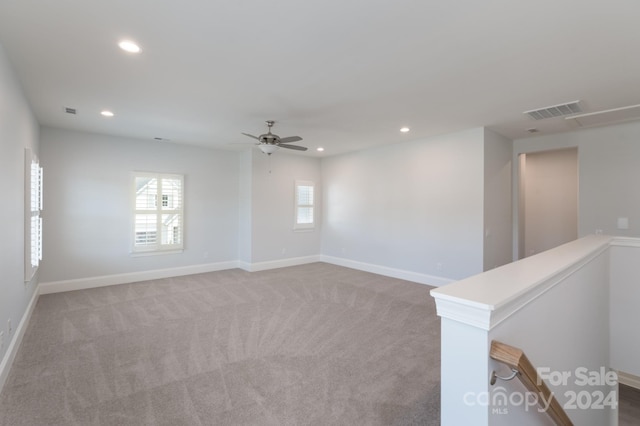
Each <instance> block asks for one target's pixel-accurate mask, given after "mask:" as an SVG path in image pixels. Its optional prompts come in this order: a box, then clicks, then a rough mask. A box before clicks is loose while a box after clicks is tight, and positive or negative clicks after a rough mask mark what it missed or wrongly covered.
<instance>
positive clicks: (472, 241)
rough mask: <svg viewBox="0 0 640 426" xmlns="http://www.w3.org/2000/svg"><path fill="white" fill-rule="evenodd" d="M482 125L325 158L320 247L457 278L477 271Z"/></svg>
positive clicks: (353, 257) (328, 251)
mask: <svg viewBox="0 0 640 426" xmlns="http://www.w3.org/2000/svg"><path fill="white" fill-rule="evenodd" d="M483 140H484V129H482V128H476V129H470V130H466V131H463V132H458V133H454V134H449V135H444V136H438V137H434V138H429V139H425V140H420V141H415V142H407V143H401V144H395V145H390V146H384V147H379V148H373V149H369V150H365V151H360V152H355V153H350V154H345V155H339V156H335V157H329V158H325V159H323V161H322V176H323V183H324V205H325V210H324V222H323V235H322V253H323V255H326V256H331V257H335V258H343V259H349V260H350V261H355V262H360V263H363V264H369V265H379V266H383V267H386V268H392V269H395V270H401V271H412V272H415V273H419V274H424V275H426V276H427V277H433V279H434V280H435V281H437V280H438V278H439V277H444V278H448V279H459V278H463V277H467V276H469V275H472V274H475V273H478V272H480V271H482V269H483V227H484V224H483V197H484V195H483V185H484V184H483V181H484V143H483Z"/></svg>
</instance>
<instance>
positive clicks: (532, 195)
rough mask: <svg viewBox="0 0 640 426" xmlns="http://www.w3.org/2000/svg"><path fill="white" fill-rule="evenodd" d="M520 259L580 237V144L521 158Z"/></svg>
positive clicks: (519, 186) (519, 161)
mask: <svg viewBox="0 0 640 426" xmlns="http://www.w3.org/2000/svg"><path fill="white" fill-rule="evenodd" d="M518 165H519V173H518V193H519V198H518V259H522V258H525V257H528V256H531V255H534V254H536V253H540V252H542V251H545V250H548V249H550V248H553V247H557V246H559V245H561V244H564V243H567V242H569V241H573V240H575V239H577V238H578V148H566V149H557V150H552V151H541V152H531V153H523V154H520V155H519V158H518Z"/></svg>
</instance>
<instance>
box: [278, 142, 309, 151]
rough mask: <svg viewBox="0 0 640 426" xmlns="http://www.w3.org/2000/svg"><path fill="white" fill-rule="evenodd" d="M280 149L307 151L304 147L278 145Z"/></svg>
mask: <svg viewBox="0 0 640 426" xmlns="http://www.w3.org/2000/svg"><path fill="white" fill-rule="evenodd" d="M277 145H278V146H279V147H280V148H287V149H295V150H297V151H306V150H307V148H306V147H304V146H298V145H287V144H286V143H279V144H277Z"/></svg>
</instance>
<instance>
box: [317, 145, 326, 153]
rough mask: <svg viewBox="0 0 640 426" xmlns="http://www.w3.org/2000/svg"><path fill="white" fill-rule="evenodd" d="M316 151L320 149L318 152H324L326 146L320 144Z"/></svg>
mask: <svg viewBox="0 0 640 426" xmlns="http://www.w3.org/2000/svg"><path fill="white" fill-rule="evenodd" d="M316 151H318V152H322V151H324V148H323V147H321V146H319V147H317V148H316Z"/></svg>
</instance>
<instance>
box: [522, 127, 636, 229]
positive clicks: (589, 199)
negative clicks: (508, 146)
mask: <svg viewBox="0 0 640 426" xmlns="http://www.w3.org/2000/svg"><path fill="white" fill-rule="evenodd" d="M567 147H578V168H579V171H578V176H579V190H578V237H582V236H585V235H588V234H593V233H595V232H596V230H598V229H600V230H602V231H603V233H605V234H610V235H620V236H631V237H640V197H639V196H636V194H637V193H638V183H639V182H640V167H638V164H639V162H638V161H639V159H640V122H637V121H636V122H631V123H625V124H618V125H614V126H606V127H598V128H593V129H585V130H579V131H573V132H567V133H560V134H556V135H548V136H539V137H534V138H527V139H518V140H515V141H514V145H513V148H514V161H515V159H516V158H517V156H518V154H520V153H522V152H537V151H544V150H551V149H558V148H567ZM619 217H627V218H629V229H626V230H624V229H618V228H617V219H618V218H619Z"/></svg>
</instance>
